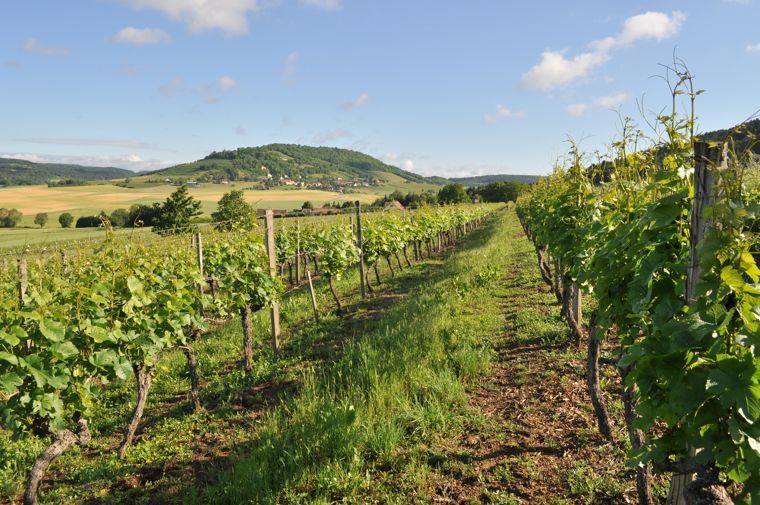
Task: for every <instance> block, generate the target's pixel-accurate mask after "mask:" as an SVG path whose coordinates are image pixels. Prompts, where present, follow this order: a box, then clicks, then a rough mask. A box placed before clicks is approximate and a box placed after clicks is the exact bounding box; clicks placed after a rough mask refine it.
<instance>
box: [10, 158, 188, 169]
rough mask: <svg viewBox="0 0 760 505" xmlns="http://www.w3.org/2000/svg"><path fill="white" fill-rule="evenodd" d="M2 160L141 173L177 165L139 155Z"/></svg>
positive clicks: (169, 161)
mask: <svg viewBox="0 0 760 505" xmlns="http://www.w3.org/2000/svg"><path fill="white" fill-rule="evenodd" d="M0 157H2V158H14V159H19V160H27V161H33V162H35V163H71V164H75V165H85V166H90V167H118V168H126V169H127V170H134V171H135V172H140V171H143V170H158V169H160V168H166V167H170V166H172V165H176V162H175V161H171V160H159V159H143V158H142V157H140V156H138V155H137V154H121V155H114V156H90V155H58V154H39V153H0Z"/></svg>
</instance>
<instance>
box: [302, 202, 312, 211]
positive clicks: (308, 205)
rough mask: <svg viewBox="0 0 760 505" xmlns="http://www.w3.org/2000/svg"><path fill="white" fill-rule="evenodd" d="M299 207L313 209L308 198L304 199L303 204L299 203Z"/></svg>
mask: <svg viewBox="0 0 760 505" xmlns="http://www.w3.org/2000/svg"><path fill="white" fill-rule="evenodd" d="M301 208H302V209H304V210H306V209H313V208H314V204H313V203H311V202H310V201H309V200H306V201H305V202H303V205H301Z"/></svg>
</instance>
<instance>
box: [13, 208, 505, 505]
mask: <svg viewBox="0 0 760 505" xmlns="http://www.w3.org/2000/svg"><path fill="white" fill-rule="evenodd" d="M492 211H493V209H492V208H488V207H480V206H463V207H447V208H440V209H435V210H428V211H420V212H416V213H414V214H411V213H410V215H406V214H405V215H403V216H401V215H394V214H382V215H367V216H361V214H360V213H359V212H358V206H357V212H356V215H355V216H354V215H351V216H350V217H349V216H339V217H336V218H331V219H318V220H314V221H313V222H309V221H308V220H297V221H296V220H281V221H280V222H277V226H275V223H276V221H275V220H274V219H272V215H271V212H270V213H268V215H267V219H266V220H265V226H264V227H263V230H262V229H254V230H237V229H235V227H234V226H230V225H229V223H217V226H216V230H209V231H204V232H202V233H179V234H174V235H169V236H164V237H158V236H156V237H155V238H146V237H145V236H144V234H141V235H140V236H139V238H138V239H135V240H130V239H125V238H124V237H116V236H112V237H110V238H108V239H106V240H105V241H103V242H102V243H100V244H99V245H97V246H96V247H94V248H89V249H88V248H86V247H80V248H79V249H78V250H70V249H69V250H65V249H61V250H60V251H55V253H52V252H51V251H50V250H47V251H43V252H42V253H41V254H36V255H35V254H31V253H30V254H29V255H28V257H22V258H20V259H19V260H18V263H16V262H9V261H7V258H6V261H5V268H4V269H3V270H2V273H0V290H2V298H1V299H2V306H1V308H0V392H1V393H0V394H2V399H3V407H2V413H3V425H4V426H5V427H6V428H7V430H8V432H9V435H13V437H14V438H15V439H17V440H19V442H11V441H10V440H7V441H4V442H3V443H2V444H1V445H0V453H2V454H6V455H7V456H8V457H7V458H6V457H4V458H3V459H4V462H3V465H2V467H1V468H0V471H2V476H3V485H2V493H3V494H4V495H5V496H6V497H8V498H10V497H13V496H14V495H15V494H16V492H17V491H18V490H19V489H20V483H21V482H25V486H24V487H25V491H24V502H25V503H35V502H37V501H38V496H39V495H38V492H39V487H40V484H41V483H42V485H43V487H45V483H44V476H45V472H46V470H47V469H48V467H49V465H50V464H51V463H52V462H53V461H54V460H55V459H56V458H58V457H59V456H61V455H62V454H64V453H65V452H66V451H67V450H71V449H72V448H74V447H80V450H81V448H82V447H85V446H87V445H88V444H90V442H91V440H92V437H93V434H92V433H91V430H90V424H91V423H92V422H93V418H97V417H99V416H103V415H104V412H107V411H109V410H111V409H114V408H116V405H114V403H113V402H114V401H123V400H117V398H118V397H119V395H122V396H124V395H126V396H128V395H129V393H128V391H129V386H128V383H129V382H131V381H134V393H133V394H134V395H135V396H136V402H135V403H134V405H133V406H132V408H131V413H130V415H129V416H128V422H127V423H125V424H124V425H118V423H115V422H114V424H113V425H111V426H108V427H106V426H103V425H102V424H101V423H97V422H96V423H95V424H97V426H98V433H97V434H96V435H97V436H100V437H105V438H108V437H112V436H116V437H118V439H119V443H118V444H117V447H116V448H114V449H115V452H116V454H117V458H118V459H119V460H124V459H130V458H139V456H134V454H135V453H137V454H139V453H140V451H141V447H140V445H139V444H138V445H137V446H134V440H135V436H136V434H137V433H138V431H139V430H140V429H141V425H142V419H143V416H144V414H145V412H146V408H147V409H150V408H151V406H152V404H151V402H150V399H149V398H150V394H151V392H152V390H153V389H154V382H156V383H158V384H156V387H161V385H160V382H161V381H162V380H166V379H165V378H164V377H163V375H165V374H163V372H165V371H166V369H167V366H166V365H165V364H164V360H166V359H167V356H170V357H171V358H169V359H176V358H173V356H175V354H176V352H181V354H182V355H183V356H184V358H185V362H186V369H185V372H184V373H182V374H180V375H181V376H184V377H185V378H186V379H185V380H186V385H185V390H186V393H185V396H186V398H187V400H188V402H189V404H190V405H191V410H192V412H193V413H194V414H193V415H195V416H200V417H202V416H203V415H204V410H205V406H204V402H203V401H202V398H203V397H204V395H205V392H204V391H203V390H202V388H201V386H200V385H201V384H202V383H203V382H204V381H206V379H207V378H206V377H204V376H203V375H202V374H201V373H199V369H202V368H204V366H199V362H201V363H203V362H208V360H209V359H212V360H213V358H210V357H209V356H207V355H205V353H204V354H203V355H199V353H198V352H197V348H198V347H199V346H202V347H206V346H207V345H208V342H207V339H209V338H214V335H215V334H214V331H213V330H214V328H219V327H220V326H223V325H224V321H225V320H228V319H231V318H239V320H240V323H239V324H240V325H241V329H242V336H243V338H242V342H240V347H239V351H238V355H239V356H240V359H239V360H238V361H239V363H240V364H239V369H237V370H226V371H221V370H214V371H213V373H214V375H215V376H219V375H223V376H224V379H223V381H222V382H224V381H231V382H235V381H244V382H245V381H248V380H250V381H252V383H255V382H256V381H257V379H261V377H260V375H261V374H262V373H263V374H265V375H266V374H267V373H270V374H271V373H273V371H272V370H269V371H263V370H261V367H262V366H269V367H276V366H277V363H280V364H282V362H286V361H287V357H280V358H279V359H280V361H279V362H278V357H279V356H280V355H281V354H283V347H285V348H287V346H288V344H289V343H288V342H282V341H281V326H280V325H281V321H280V310H281V305H282V306H283V308H284V317H285V320H286V321H287V319H288V314H290V313H291V312H293V313H299V311H298V310H297V309H296V307H295V305H294V304H297V303H303V302H302V301H301V302H295V301H294V300H295V297H294V293H297V292H301V291H303V290H304V289H307V288H308V291H309V294H310V296H309V299H310V300H309V301H310V305H311V307H310V308H311V309H312V312H313V317H314V319H315V321H316V324H317V325H319V320H320V308H319V307H318V305H317V298H318V297H317V296H316V294H315V289H314V283H316V281H317V280H320V279H321V278H325V279H326V281H327V287H328V288H329V291H330V294H331V297H332V300H331V301H332V302H333V303H334V304H335V306H336V308H337V311H336V313H337V314H339V315H341V314H344V313H345V311H346V309H345V308H344V307H343V305H342V303H341V298H340V295H339V291H341V287H342V288H343V289H342V290H343V291H344V292H345V289H346V286H345V282H347V281H352V282H356V281H357V280H358V281H359V284H360V286H361V292H362V295H363V296H367V295H368V294H370V293H372V292H373V291H376V290H378V289H380V284H381V283H382V282H383V279H382V277H381V273H380V271H381V269H382V270H383V274H382V275H383V276H385V275H386V273H385V272H386V271H385V269H384V268H383V267H384V266H386V265H387V267H388V268H387V272H388V273H390V275H391V276H395V275H397V274H400V273H401V272H400V271H402V270H404V269H405V268H408V267H411V266H412V261H414V262H415V263H416V262H419V261H421V260H423V259H430V258H432V257H433V256H434V255H435V254H439V253H440V252H441V251H443V250H444V249H445V248H447V247H450V246H453V245H454V244H455V243H456V242H458V241H461V240H462V238H463V237H464V236H465V235H467V234H468V233H470V232H471V231H472V230H473V229H475V228H476V227H478V226H480V225H481V224H482V223H483V221H484V220H485V219H486V217H487V215H488V214H489V213H490V212H492ZM362 217H363V218H364V219H363V221H362ZM275 227H276V228H277V229H276V230H275ZM262 238H264V239H265V240H262ZM265 246H266V247H265ZM402 257H403V260H402ZM381 262H384V265H383V264H382V263H381ZM394 263H395V265H394ZM357 265H358V268H357ZM357 270H358V271H359V272H361V273H360V274H359V275H356V273H357ZM370 273H372V276H371V275H370ZM312 275H313V276H314V277H312ZM357 277H358V279H357ZM371 277H372V278H373V279H372V280H370V279H371ZM341 280H343V281H344V282H343V284H344V285H343V286H339V283H340V281H341ZM385 280H386V281H387V279H385ZM313 281H314V282H313ZM320 301H321V302H324V299H320ZM283 304H284V305H283ZM322 310H323V311H324V308H322ZM260 313H266V316H269V317H259V318H258V324H256V321H254V319H255V318H256V316H257V315H258V314H260ZM267 323H268V324H267ZM262 324H263V326H265V327H266V326H268V328H266V329H267V330H268V331H267V332H266V333H267V334H268V335H270V336H271V346H269V347H270V348H269V349H267V348H266V347H267V346H262V345H261V342H260V340H261V336H262V335H261V331H260V330H261V326H262ZM256 330H258V331H256ZM254 333H255V334H254ZM254 339H257V340H259V342H257V343H254ZM255 351H256V353H257V354H258V355H255V354H254V352H255ZM173 353H174V354H173ZM261 353H266V354H267V355H268V356H269V358H267V359H265V360H264V361H263V362H262V360H261V359H260V358H261ZM223 372H227V373H226V374H225V373H223ZM222 387H224V386H222ZM226 387H231V386H230V385H229V384H228V385H227V386H226ZM215 393H217V394H221V395H222V396H223V395H224V393H223V392H219V391H216V392H215ZM331 415H332V414H331ZM336 415H337V414H336ZM341 415H348V412H343V413H342V414H341ZM4 436H5V435H4ZM47 437H51V438H49V439H48V438H47ZM46 440H48V441H47V442H46ZM7 444H9V445H7ZM35 450H38V451H39V453H38V454H36V455H34V457H33V458H31V459H30V456H31V454H30V453H32V452H33V451H35ZM27 451H28V452H27ZM30 463H33V464H30ZM26 465H29V466H28V467H27V466H26ZM27 474H28V478H27V477H25V475H27ZM51 486H52V485H51ZM52 487H53V488H52V489H51V490H50V493H51V500H53V501H56V500H61V499H63V497H62V496H61V495H56V490H55V489H54V486H52ZM55 496H57V498H54V497H55Z"/></svg>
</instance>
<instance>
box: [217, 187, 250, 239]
mask: <svg viewBox="0 0 760 505" xmlns="http://www.w3.org/2000/svg"><path fill="white" fill-rule="evenodd" d="M211 219H213V220H214V221H215V222H216V223H217V224H216V227H217V229H218V230H222V231H230V230H232V229H241V230H251V229H253V227H254V226H256V210H255V209H254V208H253V206H252V205H251V204H249V203H248V202H246V201H245V195H244V193H243V190H240V189H234V190H232V191H230V192H229V193H225V194H224V196H222V198H221V199H220V200H219V207H218V208H217V210H216V212H214V213H213V214H211Z"/></svg>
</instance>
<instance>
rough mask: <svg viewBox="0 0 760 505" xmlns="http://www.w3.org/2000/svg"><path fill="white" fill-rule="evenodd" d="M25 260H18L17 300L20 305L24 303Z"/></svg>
mask: <svg viewBox="0 0 760 505" xmlns="http://www.w3.org/2000/svg"><path fill="white" fill-rule="evenodd" d="M26 286H27V284H26V260H25V259H23V258H22V259H20V260H18V299H19V301H20V302H21V305H24V302H26Z"/></svg>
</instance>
